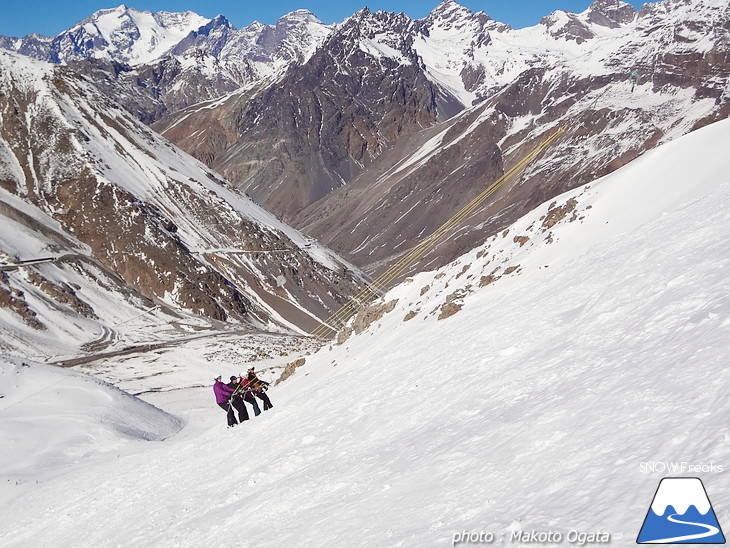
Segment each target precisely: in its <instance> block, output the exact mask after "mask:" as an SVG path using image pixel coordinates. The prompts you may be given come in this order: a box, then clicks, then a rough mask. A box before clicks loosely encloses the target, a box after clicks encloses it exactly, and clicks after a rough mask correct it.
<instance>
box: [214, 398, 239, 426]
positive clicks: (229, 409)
mask: <svg viewBox="0 0 730 548" xmlns="http://www.w3.org/2000/svg"><path fill="white" fill-rule="evenodd" d="M218 407H220V408H221V409H223V411H225V412H226V413H227V414H228V426H236V425H237V424H238V421H237V420H236V415H235V414H234V413H233V406H232V405H229V403H228V402H226V403H219V404H218Z"/></svg>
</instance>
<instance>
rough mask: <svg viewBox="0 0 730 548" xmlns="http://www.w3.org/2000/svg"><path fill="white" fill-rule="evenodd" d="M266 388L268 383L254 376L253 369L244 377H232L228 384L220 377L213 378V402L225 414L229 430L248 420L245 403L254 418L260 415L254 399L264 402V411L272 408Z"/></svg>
mask: <svg viewBox="0 0 730 548" xmlns="http://www.w3.org/2000/svg"><path fill="white" fill-rule="evenodd" d="M268 386H269V383H268V382H266V381H262V380H261V379H259V378H258V377H257V376H256V372H255V370H254V368H253V367H251V368H249V369H248V371H247V373H246V375H245V376H244V375H241V376H240V377H236V376H235V375H234V376H232V377H231V379H230V382H229V383H224V382H223V377H222V376H221V375H218V376H217V377H216V378H215V384H214V385H213V393H214V394H215V402H216V403H217V404H218V406H219V407H220V408H221V409H223V411H225V412H226V418H227V420H228V427H229V428H231V427H233V426H236V425H237V424H238V423H239V422H243V421H247V420H248V419H249V416H248V410H247V409H246V403H248V404H249V405H251V407H252V408H253V413H254V415H255V416H258V415H260V414H261V409H260V408H259V405H258V402H257V401H256V398H258V399H260V400H261V401H262V402H264V411H266V410H267V409H271V408H272V407H274V406H273V405H272V404H271V400H270V399H269V396H268V395H267V394H266V389H267V388H268ZM244 402H246V403H244ZM235 411H238V420H236V414H235Z"/></svg>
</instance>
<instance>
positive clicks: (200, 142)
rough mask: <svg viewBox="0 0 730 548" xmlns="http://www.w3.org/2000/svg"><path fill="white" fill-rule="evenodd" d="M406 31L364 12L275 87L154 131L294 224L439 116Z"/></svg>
mask: <svg viewBox="0 0 730 548" xmlns="http://www.w3.org/2000/svg"><path fill="white" fill-rule="evenodd" d="M409 25H410V20H409V19H408V18H407V17H406V16H405V15H403V14H401V15H395V14H387V13H384V12H378V13H375V14H373V13H371V12H369V11H368V10H367V9H365V10H362V11H361V12H359V13H358V14H356V15H355V16H353V17H352V18H351V19H349V20H348V21H347V22H346V23H345V24H343V25H342V27H340V28H338V29H337V31H336V32H335V33H334V34H332V35H330V36H329V38H328V39H327V40H326V42H325V43H324V44H323V46H322V47H321V48H320V49H319V50H318V51H317V52H316V53H315V54H314V55H313V56H312V58H311V59H310V60H309V61H308V62H307V63H306V64H304V65H301V66H295V67H293V68H292V69H291V70H290V71H289V72H288V73H287V75H286V77H285V78H284V79H283V80H281V81H279V82H277V83H276V84H275V85H272V86H271V87H267V88H261V87H259V88H256V89H253V90H252V91H250V92H248V93H244V94H241V95H239V96H236V97H233V98H231V99H230V100H228V101H226V102H225V103H224V104H223V105H221V107H219V108H217V109H216V110H214V111H213V110H208V111H206V112H201V114H200V116H198V115H197V114H191V113H189V112H187V111H183V112H181V113H178V114H177V115H174V116H172V117H169V118H167V119H165V120H163V121H161V122H159V123H157V124H155V126H154V127H155V128H156V129H157V130H159V131H161V132H162V133H163V134H164V135H165V136H167V137H168V138H170V139H172V140H173V141H175V142H176V143H177V144H179V145H180V146H182V147H183V148H185V149H186V150H187V151H188V152H190V153H191V154H193V155H194V156H196V157H198V158H199V159H201V160H202V161H204V162H206V163H207V164H208V165H210V166H211V167H213V168H214V169H216V170H217V171H219V172H220V173H222V174H223V175H225V176H226V177H227V178H228V179H230V180H231V181H233V182H234V183H235V184H236V186H237V187H238V189H239V190H240V191H241V192H245V193H246V194H247V195H248V196H250V197H252V198H253V199H254V200H255V201H257V202H258V203H260V204H262V205H263V206H264V207H266V208H267V209H269V210H271V211H274V212H275V213H276V214H277V215H280V216H281V217H282V218H283V219H284V220H287V221H288V220H291V219H293V218H295V216H296V215H297V214H298V213H299V212H300V211H301V210H302V209H303V208H304V207H306V206H307V205H309V204H311V203H313V202H315V201H317V200H319V199H320V198H322V197H323V196H325V195H327V194H328V193H330V192H331V191H332V190H334V189H336V188H339V187H340V186H342V184H343V183H344V182H346V181H350V180H352V179H353V178H354V177H355V176H356V175H358V174H360V173H362V171H363V170H364V169H365V168H366V167H367V166H369V165H370V164H371V163H372V162H373V161H374V159H376V158H377V157H378V156H380V154H382V152H383V151H384V150H386V149H388V148H389V146H390V143H393V142H395V141H397V140H398V139H400V138H401V137H403V136H406V135H408V134H411V133H413V132H414V131H417V130H418V129H420V128H422V127H427V126H430V125H432V124H433V123H434V122H435V120H436V119H437V117H438V115H439V113H438V106H437V98H436V94H435V90H434V89H433V86H432V85H431V84H430V83H429V81H428V80H427V78H426V77H425V75H424V74H423V72H422V71H421V69H420V68H419V66H418V59H417V58H416V57H415V55H414V54H413V52H412V50H411V49H410V48H409V44H408V41H409V38H408V32H409V30H408V29H409ZM378 48H380V49H378ZM381 50H383V51H387V52H388V54H384V53H382V52H381ZM343 69H344V70H343ZM201 116H202V118H203V119H202V120H201ZM193 127H204V128H205V130H204V131H203V132H195V131H193Z"/></svg>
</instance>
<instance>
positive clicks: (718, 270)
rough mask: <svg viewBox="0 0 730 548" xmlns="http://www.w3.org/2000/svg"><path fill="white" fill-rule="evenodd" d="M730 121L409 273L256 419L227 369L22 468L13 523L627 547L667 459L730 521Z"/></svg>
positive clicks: (93, 540) (237, 538) (29, 531)
mask: <svg viewBox="0 0 730 548" xmlns="http://www.w3.org/2000/svg"><path fill="white" fill-rule="evenodd" d="M728 139H730V121H723V122H719V123H716V124H713V125H710V126H708V127H706V128H703V129H701V130H698V131H696V132H694V133H692V134H690V135H688V136H685V137H682V138H681V139H677V140H676V141H674V142H672V143H669V144H666V145H663V146H662V147H660V148H658V149H656V150H655V151H652V152H649V153H647V154H645V155H644V156H643V157H642V158H641V159H640V160H637V161H635V162H633V163H632V164H630V165H628V166H626V167H624V168H622V169H620V170H618V171H616V172H615V173H613V174H612V175H609V176H606V177H604V178H602V179H600V180H598V181H595V182H594V183H592V184H590V185H589V186H588V187H582V188H579V189H576V190H574V191H571V192H569V193H568V194H564V195H561V196H560V197H558V198H557V199H556V200H555V203H552V202H551V203H545V204H544V205H542V206H540V207H538V208H537V209H536V210H535V211H534V212H532V213H530V214H529V215H527V216H526V217H524V218H522V219H520V220H519V221H517V222H516V223H515V224H514V225H512V226H511V227H510V228H509V230H508V231H506V232H504V233H502V234H500V235H498V236H496V237H492V238H489V239H488V240H487V241H486V242H485V243H484V245H483V246H481V247H480V248H478V249H475V250H473V251H471V252H469V253H467V254H466V255H464V256H463V257H461V258H460V259H459V260H457V261H455V262H454V263H452V264H449V265H447V266H446V267H444V268H442V269H440V270H439V271H436V272H430V273H421V274H418V275H417V276H415V277H414V278H413V279H412V280H410V281H408V282H406V283H404V284H401V285H400V286H398V287H396V288H394V289H393V290H392V291H391V292H389V293H388V294H387V295H386V296H385V298H384V300H385V301H392V300H396V299H397V303H396V304H395V308H394V309H393V311H392V312H390V313H387V314H385V316H383V317H382V318H381V319H380V320H378V321H376V322H375V323H373V324H372V325H371V326H370V327H368V328H366V329H364V330H363V331H361V332H360V333H359V334H353V335H351V336H350V338H349V339H347V340H346V341H345V342H344V344H342V345H341V346H329V345H328V346H325V347H324V348H322V349H321V350H320V352H319V353H317V354H315V355H312V356H309V357H308V358H307V363H306V364H305V365H304V366H303V367H301V368H299V369H297V370H296V372H295V373H294V374H293V376H291V377H290V378H289V380H287V381H286V382H284V383H282V384H280V385H278V386H277V387H275V388H273V389H271V390H270V392H269V393H270V396H271V398H272V401H273V402H274V406H275V407H274V408H273V409H272V410H270V411H266V412H264V414H263V415H262V416H260V417H257V418H255V419H254V420H252V421H250V423H247V424H245V425H244V426H242V427H237V428H235V429H233V430H226V429H225V425H224V415H223V413H222V412H221V411H220V410H219V409H217V408H216V407H215V406H214V404H213V401H212V392H211V390H210V388H208V387H206V388H205V389H201V390H197V389H196V390H191V391H189V392H187V393H182V394H180V396H174V395H173V394H167V395H159V394H157V395H154V401H155V402H156V403H157V404H158V405H160V406H162V407H163V408H164V407H165V405H167V406H169V408H176V409H177V408H180V407H181V406H182V405H184V406H185V408H186V409H187V410H188V411H190V410H192V411H193V413H194V414H193V415H192V416H191V415H190V414H188V419H189V426H188V427H186V429H185V430H183V432H182V434H181V435H180V436H177V437H174V438H171V439H169V440H167V441H165V442H164V443H163V444H160V445H158V446H157V447H155V448H154V449H152V450H149V451H146V452H137V453H136V454H133V455H130V456H122V457H120V458H118V459H117V458H114V459H111V460H109V461H108V462H106V463H105V462H97V463H93V464H91V465H88V466H84V467H76V468H70V469H69V470H68V472H67V474H66V475H64V476H62V477H58V478H55V479H51V480H48V481H43V480H42V479H41V480H39V481H40V483H39V484H38V485H37V486H35V485H33V484H32V479H33V476H31V477H30V478H28V479H30V480H31V483H30V485H27V484H26V485H25V486H24V487H23V486H22V485H21V486H13V481H12V479H13V476H12V474H7V473H6V472H3V474H4V475H5V476H6V478H7V479H9V480H10V481H9V482H8V487H9V489H10V490H11V491H10V493H11V496H13V494H14V495H15V497H14V499H13V501H12V504H5V505H4V506H3V507H2V512H0V516H1V517H0V524H1V525H2V527H0V541H1V542H2V543H3V545H4V546H27V545H29V544H32V545H69V544H73V545H75V546H100V545H112V544H113V545H115V546H159V545H174V546H202V545H210V544H211V543H215V544H220V545H229V546H239V545H256V546H258V545H261V546H400V547H406V546H412V547H421V546H450V545H453V544H454V539H455V538H457V537H456V535H459V534H461V533H462V532H474V533H479V532H482V533H493V534H494V535H495V545H498V546H502V545H517V544H521V542H520V540H519V539H522V538H524V537H523V536H522V535H523V534H525V533H526V534H527V535H528V536H529V534H530V533H531V532H536V533H545V534H547V533H548V532H551V531H552V532H554V533H560V534H562V538H563V541H562V542H563V543H566V542H567V536H568V534H569V533H570V531H575V534H576V535H577V534H588V533H595V534H598V533H601V534H608V535H610V542H611V545H613V546H630V545H634V543H635V540H634V539H635V538H636V535H637V533H638V531H639V529H640V527H641V523H642V520H643V518H644V516H645V515H646V512H647V509H648V508H649V505H650V504H651V500H652V496H653V494H654V492H655V491H656V488H657V485H658V482H659V480H660V479H661V477H662V474H661V472H658V471H656V472H651V471H647V470H648V469H649V468H648V467H647V466H645V464H646V463H651V462H667V463H670V464H671V463H677V464H678V465H679V463H681V462H684V463H685V464H687V465H691V466H694V467H698V469H697V470H696V471H695V472H693V474H694V475H697V476H701V477H702V479H703V482H704V484H705V486H706V488H707V489H708V492H709V494H710V497H711V499H712V502H713V504H714V506H715V511H716V514H717V518H718V520H719V522H720V523H728V520H730V511H729V510H728V509H729V508H730V499H729V498H728V493H730V476H728V474H727V473H725V472H726V470H727V468H722V467H723V466H724V467H726V466H727V462H728V457H729V456H730V451H729V450H728V441H729V440H730V430H729V429H728V423H727V416H728V414H729V413H730V397H729V396H728V390H727V388H728V384H727V379H726V376H727V375H726V368H727V342H728V340H730V321H729V320H728V318H730V300H728V295H730V282H728V277H727V272H728V269H729V268H730V248H729V247H728V245H727V241H728V236H729V234H728V227H730V213H729V212H730V179H729V178H728V173H730V160H729V159H728V156H727V154H725V148H726V147H725V143H727V141H728ZM439 316H442V319H439ZM214 350H215V349H214V348H210V351H214ZM227 352H228V351H227V350H226V349H225V348H222V347H220V348H218V354H217V356H218V357H220V356H225V355H226V354H227ZM186 354H187V355H188V356H190V354H191V353H190V351H189V350H186V348H185V347H184V346H182V347H180V348H179V349H177V350H176V351H175V352H174V353H171V354H168V355H164V354H162V355H160V356H157V358H156V359H157V360H159V361H160V362H163V361H169V363H175V362H176V361H179V360H181V359H182V360H185V359H186V358H185V356H186ZM195 354H196V355H197V354H199V351H198V352H196V353H195ZM187 359H188V360H190V361H194V360H196V359H197V358H195V357H188V358H187ZM282 359H284V358H282ZM254 360H255V358H254ZM245 361H246V360H244V361H241V360H231V361H230V363H229V365H228V366H226V363H225V361H223V362H218V363H217V366H218V369H217V371H216V373H217V372H220V373H222V374H230V373H238V372H239V371H240V369H241V368H242V363H244V362H245ZM200 371H201V382H204V381H206V380H208V379H207V378H205V377H204V376H203V375H205V374H206V373H205V371H204V370H203V369H201V370H200ZM208 376H209V377H210V376H212V374H208ZM262 376H263V377H264V378H273V377H271V376H269V373H265V374H263V375H262ZM168 380H169V378H168ZM135 382H136V384H137V386H138V387H141V386H143V385H144V384H145V382H149V383H150V384H151V383H152V382H154V381H145V380H144V379H141V378H139V379H137V380H136V381H135ZM0 401H2V400H0ZM183 402H184V403H183ZM0 412H2V410H1V408H0ZM36 412H37V411H36V410H35V409H33V408H32V407H31V408H28V409H27V413H28V415H29V416H34V414H35V413H36ZM718 466H719V467H720V468H721V469H720V470H719V469H718ZM38 476H41V472H40V471H39V472H38ZM60 508H62V510H59V509H60ZM110 508H113V509H114V510H113V511H112V512H110V511H109V509H110ZM49 516H50V517H51V518H50V519H52V520H53V521H52V526H51V523H50V522H49ZM100 516H103V519H101V520H100ZM100 521H101V522H102V523H101V525H100ZM515 538H517V539H518V540H515ZM576 538H577V537H576Z"/></svg>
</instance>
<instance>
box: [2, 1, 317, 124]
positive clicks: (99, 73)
mask: <svg viewBox="0 0 730 548" xmlns="http://www.w3.org/2000/svg"><path fill="white" fill-rule="evenodd" d="M329 32H330V27H329V26H327V25H325V24H323V23H322V22H321V21H319V20H318V19H317V18H316V17H315V16H314V15H313V14H312V13H311V12H309V11H307V10H297V11H294V12H292V13H289V14H287V15H285V16H284V17H282V18H281V19H280V20H279V21H278V22H277V24H276V25H265V24H262V23H258V22H254V23H252V24H250V25H248V26H246V27H244V28H242V29H236V28H235V27H234V26H233V25H231V23H230V22H229V21H228V20H227V19H226V18H225V17H224V16H223V15H218V16H216V17H214V18H213V19H207V18H205V17H201V16H199V15H197V14H195V13H193V12H184V13H170V12H164V11H162V12H156V13H152V12H149V11H141V10H137V9H134V8H131V7H128V6H125V5H121V6H119V7H117V8H114V9H108V10H100V11H97V12H96V13H94V14H93V15H91V16H90V17H88V18H87V19H84V20H83V21H80V22H79V23H77V24H76V25H74V26H73V27H72V28H70V29H68V30H67V31H64V32H62V33H60V34H59V35H58V36H55V37H43V36H39V35H29V36H26V37H23V38H11V37H0V48H2V49H6V50H10V51H13V52H16V53H20V54H23V55H26V56H28V57H31V58H34V59H38V60H42V61H47V62H51V63H59V64H66V65H71V66H72V67H74V69H75V70H76V71H78V72H81V73H83V74H86V75H87V76H89V77H91V78H92V79H93V80H94V81H95V83H96V85H97V86H98V87H99V88H100V89H102V90H103V91H104V92H105V94H107V95H108V96H110V97H113V98H114V99H115V100H116V101H117V102H119V103H120V104H122V105H123V106H124V107H125V108H126V109H127V110H129V111H130V112H132V113H133V114H135V115H136V116H137V117H138V118H139V119H140V120H142V121H144V122H145V123H151V122H153V121H154V120H156V119H157V118H159V117H160V116H162V115H163V114H164V113H167V112H174V111H176V110H178V109H180V108H183V107H186V106H188V105H192V104H195V103H198V102H200V101H203V100H206V99H211V98H217V97H220V96H221V95H224V94H225V93H228V92H231V91H234V90H237V89H240V88H241V87H243V86H247V85H250V84H252V83H255V82H258V81H259V80H261V79H263V78H267V77H271V76H273V75H276V74H279V73H281V72H282V71H284V70H286V68H288V66H289V65H291V64H293V63H302V62H305V61H306V60H307V59H308V58H309V57H310V56H311V55H312V54H313V52H314V50H315V49H316V48H317V47H318V46H319V45H320V44H321V42H322V41H323V40H324V39H325V37H326V36H327V35H328V33H329Z"/></svg>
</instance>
